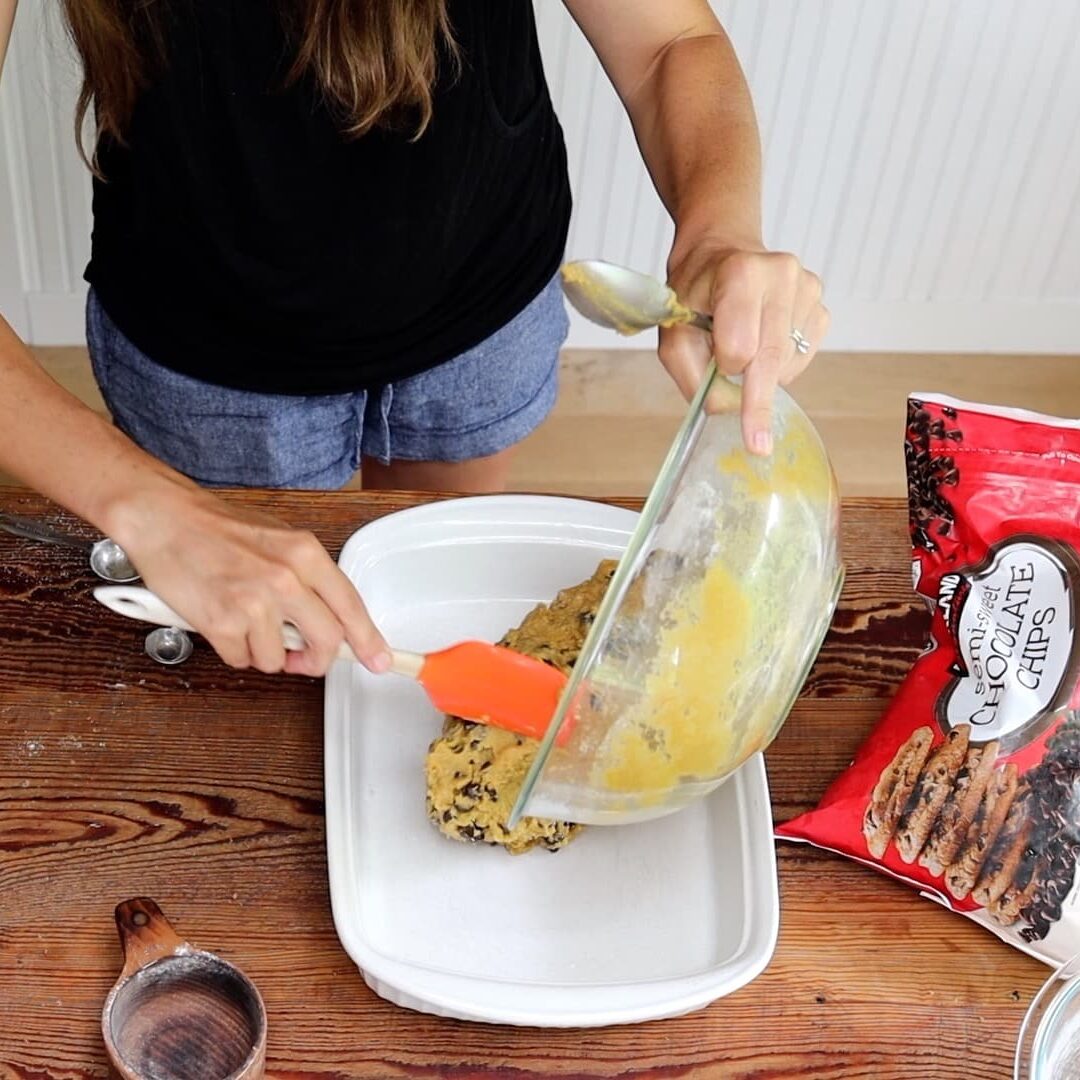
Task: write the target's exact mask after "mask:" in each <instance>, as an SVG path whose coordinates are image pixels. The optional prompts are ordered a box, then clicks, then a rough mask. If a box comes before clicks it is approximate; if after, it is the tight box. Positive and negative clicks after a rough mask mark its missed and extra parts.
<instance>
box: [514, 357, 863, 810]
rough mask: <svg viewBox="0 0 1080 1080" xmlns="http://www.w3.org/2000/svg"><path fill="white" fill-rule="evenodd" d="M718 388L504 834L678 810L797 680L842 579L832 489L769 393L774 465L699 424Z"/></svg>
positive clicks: (731, 436) (719, 775)
mask: <svg viewBox="0 0 1080 1080" xmlns="http://www.w3.org/2000/svg"><path fill="white" fill-rule="evenodd" d="M719 378H720V376H718V375H717V374H716V373H715V369H713V370H712V371H711V372H710V374H709V376H708V377H707V378H706V380H705V381H704V383H703V385H702V388H701V390H700V391H699V393H698V395H697V397H696V398H695V399H694V402H693V403H692V404H691V407H690V409H689V411H688V414H687V419H686V421H685V423H684V424H683V426H682V428H681V429H680V432H679V434H678V435H677V436H676V439H675V442H674V444H673V446H672V448H671V451H670V452H669V454H668V458H667V460H666V462H665V463H664V466H663V468H662V470H661V472H660V475H659V477H658V479H657V482H656V484H655V485H654V487H653V491H652V493H651V494H650V496H649V499H648V501H647V503H646V505H645V508H644V509H643V511H642V515H641V519H640V521H639V524H638V527H637V529H636V530H635V532H634V534H633V536H632V537H631V539H630V543H629V545H628V547H627V550H626V553H625V554H624V556H623V558H622V559H621V561H620V563H619V568H618V570H617V571H616V573H615V576H614V578H613V579H612V582H611V585H610V587H609V589H608V593H607V596H606V597H605V600H604V602H603V604H602V605H601V607H600V610H599V611H598V612H597V616H596V620H595V622H594V623H593V626H592V628H591V630H590V633H589V636H588V638H587V640H586V641H585V644H584V647H583V649H582V652H581V656H580V658H579V660H578V663H577V665H576V666H575V669H574V671H573V673H572V675H571V678H570V680H569V682H568V684H567V687H566V690H565V692H564V693H563V697H562V700H561V702H560V705H559V708H558V710H557V712H556V714H555V716H554V717H553V718H552V721H551V724H550V726H549V728H548V731H547V734H546V736H545V738H544V740H543V742H542V743H541V746H540V750H539V752H538V754H537V756H536V759H535V760H534V762H533V765H532V768H531V770H530V772H529V774H528V776H527V777H526V780H525V783H524V785H523V787H522V790H521V793H520V796H519V798H518V801H517V804H516V805H515V807H514V813H513V815H512V818H511V820H512V821H513V820H516V819H517V818H518V817H520V816H521V815H522V814H529V815H535V816H538V817H552V818H558V819H562V820H569V821H577V822H582V823H584V824H597V825H602V824H625V823H630V822H634V821H641V820H645V819H647V818H653V817H659V816H661V815H663V814H669V813H671V812H673V811H675V810H678V809H679V808H681V807H683V806H685V805H686V804H687V803H689V802H691V801H692V800H694V799H697V798H699V797H701V796H702V795H705V794H707V793H708V792H710V791H712V790H713V789H714V788H716V787H717V786H718V785H719V784H720V783H722V782H723V780H725V779H726V778H727V777H728V776H730V775H731V773H732V772H734V771H735V770H736V769H737V768H738V767H739V766H740V765H741V764H742V763H743V762H744V761H746V760H747V759H748V758H749V757H750V756H751V755H753V754H755V753H757V752H758V751H760V750H764V749H765V747H767V746H768V745H769V743H770V742H771V741H772V740H773V738H774V737H775V736H776V733H777V732H778V731H779V729H780V726H781V725H782V724H783V722H784V720H785V718H786V717H787V714H788V712H789V711H790V709H791V706H792V704H793V703H794V701H795V698H796V697H797V695H798V693H799V690H800V688H801V686H802V684H803V682H804V680H805V679H806V676H807V674H808V673H809V670H810V666H811V665H812V663H813V661H814V658H815V656H816V655H817V652H818V649H819V648H820V646H821V643H822V641H823V640H824V637H825V634H826V632H827V630H828V627H829V624H830V622H831V619H832V614H833V611H834V609H835V606H836V601H837V599H838V597H839V593H840V586H841V583H842V580H843V568H842V565H841V562H840V555H839V550H838V548H839V543H838V535H839V498H838V495H837V488H836V479H835V476H834V475H833V471H832V468H831V466H830V464H829V460H828V457H827V455H826V453H825V449H824V446H823V445H822V443H821V439H820V437H819V436H818V433H817V431H816V430H815V429H814V427H813V425H812V424H811V423H810V421H809V420H808V419H807V417H806V415H805V414H804V413H803V412H802V410H801V409H800V408H799V407H798V405H796V404H795V402H794V401H793V400H792V399H791V398H790V397H789V396H788V395H787V394H785V393H784V392H783V391H780V392H778V393H777V396H776V402H775V423H774V437H775V450H774V453H773V454H772V456H771V457H769V458H760V457H756V456H753V455H751V454H749V453H748V452H747V451H746V450H745V449H744V447H743V442H742V433H741V426H740V421H739V417H738V415H737V414H735V413H722V414H719V415H712V416H707V415H706V414H705V410H704V400H705V397H706V396H707V394H708V393H709V390H710V387H711V384H712V383H713V382H714V381H716V380H718V379H719ZM560 733H561V735H560ZM557 737H558V739H557Z"/></svg>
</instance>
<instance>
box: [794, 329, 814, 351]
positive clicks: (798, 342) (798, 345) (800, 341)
mask: <svg viewBox="0 0 1080 1080" xmlns="http://www.w3.org/2000/svg"><path fill="white" fill-rule="evenodd" d="M791 340H792V341H794V342H795V351H796V352H798V353H802V355H803V356H805V355H806V354H807V353H808V352H809V351H810V342H809V341H807V340H806V338H804V337H803V336H802V334H801V333H799V331H798V330H795V329H794V328H793V329H792V331H791Z"/></svg>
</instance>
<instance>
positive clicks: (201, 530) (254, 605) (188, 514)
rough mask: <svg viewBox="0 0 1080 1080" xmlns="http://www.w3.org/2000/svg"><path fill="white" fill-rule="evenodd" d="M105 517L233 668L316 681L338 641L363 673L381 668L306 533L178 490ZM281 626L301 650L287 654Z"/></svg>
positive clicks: (355, 609)
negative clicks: (293, 630) (289, 627)
mask: <svg viewBox="0 0 1080 1080" xmlns="http://www.w3.org/2000/svg"><path fill="white" fill-rule="evenodd" d="M110 519H111V520H110V521H109V532H110V535H111V536H112V537H113V538H114V539H115V540H116V541H117V542H118V543H119V544H120V545H121V546H122V547H123V548H124V550H125V551H126V552H127V554H128V556H129V557H130V558H131V560H132V562H133V563H134V564H135V566H136V567H137V568H138V570H139V573H140V574H141V575H142V577H143V580H144V581H145V582H146V584H147V585H148V586H149V587H150V588H151V589H153V590H154V591H155V592H156V593H157V594H158V595H159V596H160V597H161V598H162V599H163V600H164V601H165V602H166V603H167V604H169V605H170V606H171V607H173V608H175V610H176V611H177V612H178V613H179V614H180V615H182V616H183V617H184V618H185V619H186V620H187V621H188V622H189V623H191V625H192V626H193V627H194V628H195V629H196V630H197V631H198V632H199V633H200V634H202V635H203V637H205V638H206V639H207V641H209V642H210V644H211V645H212V646H213V647H214V649H215V650H216V652H217V653H218V655H219V656H220V657H221V658H222V660H224V661H225V663H227V664H230V665H231V666H232V667H237V668H246V667H254V668H257V669H258V670H259V671H266V672H275V671H286V672H290V673H292V674H297V675H312V676H320V675H324V674H325V673H326V670H327V668H328V667H329V666H330V664H331V663H332V662H333V660H334V657H335V654H336V653H337V650H338V647H339V646H340V644H341V642H342V641H343V640H345V641H348V643H349V645H350V646H351V647H352V650H353V652H354V653H355V654H356V655H357V657H358V658H359V660H360V661H361V663H363V664H364V665H365V667H367V668H368V669H369V670H371V671H375V672H381V671H385V670H386V669H387V668H388V667H389V664H390V655H389V649H388V648H387V645H386V642H385V641H384V640H383V637H382V635H381V634H380V633H379V631H378V629H376V627H375V624H374V623H373V622H372V621H371V618H370V616H369V615H368V613H367V610H366V609H365V607H364V604H363V601H361V599H360V596H359V594H358V593H357V591H356V589H355V588H354V587H353V584H352V582H351V581H349V579H348V578H347V577H346V576H345V574H344V573H342V571H341V570H340V569H339V568H338V566H337V565H336V564H335V563H334V561H333V560H332V559H331V558H330V555H329V553H328V552H327V550H326V549H325V548H324V547H323V546H322V544H320V543H319V541H318V540H317V539H316V538H315V536H314V535H313V534H312V533H310V532H306V531H304V530H302V529H294V528H291V527H290V526H288V525H285V524H283V523H282V522H280V521H277V520H276V519H274V518H272V517H269V516H264V515H260V514H253V513H250V512H246V511H242V510H238V509H236V508H234V507H232V506H230V505H229V504H228V503H227V502H225V501H224V500H223V499H221V498H219V497H217V496H216V495H213V494H211V493H209V492H207V491H204V490H202V489H201V488H198V487H196V486H195V485H191V486H190V487H189V486H188V485H187V484H185V483H182V482H181V483H176V484H169V485H167V486H166V487H165V488H164V489H162V488H158V487H156V486H155V489H154V490H151V491H146V490H143V491H142V492H140V493H139V494H138V496H137V497H135V496H131V497H127V498H125V499H124V500H123V502H122V504H121V505H120V506H118V507H114V509H113V513H112V514H111V515H110ZM284 622H291V623H293V624H294V625H295V626H296V627H297V628H298V629H299V631H300V633H301V634H302V635H303V638H304V640H305V641H306V642H307V643H308V646H307V648H306V649H304V650H303V651H302V652H286V650H285V647H284V645H283V643H282V637H281V626H282V623H284Z"/></svg>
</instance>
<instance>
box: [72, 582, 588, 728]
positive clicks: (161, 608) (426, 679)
mask: <svg viewBox="0 0 1080 1080" xmlns="http://www.w3.org/2000/svg"><path fill="white" fill-rule="evenodd" d="M94 596H95V597H96V598H97V599H98V600H99V601H100V602H101V603H102V604H104V605H105V606H106V607H107V608H109V609H110V610H112V611H115V612H117V613H118V614H120V615H127V616H129V617H130V618H133V619H141V620H142V621H143V622H149V623H156V624H157V625H159V626H175V627H179V628H180V629H182V630H191V629H192V627H191V626H190V625H189V624H188V623H187V622H185V621H184V620H183V619H182V618H181V617H180V616H179V615H178V614H177V613H176V612H175V611H173V610H172V608H170V607H169V606H168V605H167V604H166V603H165V601H164V600H162V599H161V598H160V597H158V596H157V595H156V594H155V593H152V592H150V590H149V589H143V588H140V587H138V586H134V585H106V586H102V587H100V588H97V589H95V590H94ZM281 636H282V639H283V640H284V643H285V648H286V649H302V648H304V639H303V638H302V637H301V635H300V631H299V630H297V629H296V627H295V626H292V625H291V624H289V623H286V624H285V625H284V626H283V627H282V628H281ZM391 657H392V663H391V668H390V670H391V671H394V672H396V673H397V674H398V675H405V676H407V677H408V678H410V679H415V680H416V681H417V682H418V683H420V685H421V686H422V687H423V688H424V689H425V690H426V691H427V694H428V696H429V697H430V698H431V700H432V703H433V704H434V705H435V707H436V708H437V709H440V710H441V711H443V712H447V713H451V714H452V715H454V716H460V717H462V718H463V719H465V720H475V721H477V722H479V723H482V724H491V725H493V726H494V727H500V728H505V729H506V730H507V731H513V732H516V733H517V734H519V735H528V736H529V737H531V738H534V739H540V738H543V736H544V732H545V731H547V726H548V722H549V721H550V720H551V717H552V716H553V715H554V713H555V707H556V705H557V704H558V702H559V696H560V695H561V694H562V691H563V687H564V686H565V685H566V676H565V675H563V674H562V672H561V671H559V670H558V669H556V668H553V667H551V666H550V665H549V664H545V663H543V662H542V661H540V660H534V659H533V658H532V657H530V656H524V655H522V654H521V653H518V652H514V650H513V649H506V648H503V647H501V646H499V645H489V644H487V643H486V642H483V641H464V642H461V643H460V644H458V645H452V646H450V648H448V649H441V650H440V651H438V652H433V653H426V654H424V653H410V652H402V651H399V650H393V651H392V652H391ZM338 658H339V659H341V660H356V656H355V655H354V654H353V651H352V649H351V648H349V646H348V644H347V643H344V642H343V643H342V645H341V648H340V649H339V650H338ZM568 731H569V723H566V724H564V725H563V728H562V731H561V732H560V742H561V741H562V739H563V738H564V737H565V735H566V734H567V733H568Z"/></svg>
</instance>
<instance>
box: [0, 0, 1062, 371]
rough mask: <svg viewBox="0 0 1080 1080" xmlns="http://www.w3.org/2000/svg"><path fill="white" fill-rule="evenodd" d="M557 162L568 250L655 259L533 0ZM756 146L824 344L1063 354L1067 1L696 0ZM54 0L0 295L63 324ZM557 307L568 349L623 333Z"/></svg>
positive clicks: (41, 20) (775, 231)
mask: <svg viewBox="0 0 1080 1080" xmlns="http://www.w3.org/2000/svg"><path fill="white" fill-rule="evenodd" d="M535 4H536V10H537V15H538V20H539V26H540V35H541V44H542V48H543V51H544V56H545V60H546V64H547V71H548V78H549V81H550V83H551V86H552V92H553V95H554V98H555V101H556V105H557V107H558V110H559V115H560V117H561V119H562V123H563V128H564V130H565V133H566V140H567V145H568V150H569V157H570V169H571V176H572V180H573V185H574V193H575V212H574V221H573V225H572V230H571V236H570V242H569V252H568V254H569V255H571V256H576V257H584V256H599V257H603V258H608V259H612V260H614V261H618V262H624V263H627V264H629V265H632V266H637V267H641V268H643V269H647V270H650V271H652V272H654V273H658V274H662V273H663V268H664V262H665V256H666V253H667V248H668V245H669V244H670V241H671V225H670V222H669V221H668V219H667V215H666V214H665V212H664V209H663V207H662V206H661V204H660V201H659V199H658V198H657V197H656V194H655V192H654V191H653V189H652V185H651V183H650V181H649V178H648V175H647V173H646V171H645V169H644V167H643V166H642V164H641V161H640V158H639V155H638V152H637V148H636V145H635V143H634V138H633V133H632V131H631V129H630V125H629V122H628V121H627V119H626V117H625V115H624V113H623V111H622V108H621V106H620V105H619V102H618V100H617V98H616V96H615V94H614V92H613V91H612V89H611V87H610V85H609V84H608V82H607V80H606V78H605V77H604V75H603V72H602V71H601V70H600V68H599V65H598V63H597V62H596V59H595V57H594V56H593V55H592V53H591V51H590V49H589V47H588V45H587V44H586V42H585V41H584V40H583V38H582V36H581V34H580V33H579V32H578V30H577V28H576V27H575V26H574V25H573V23H572V22H571V20H570V18H569V16H568V15H567V14H566V12H565V10H564V8H563V6H562V4H561V3H560V2H559V0H535ZM714 6H715V8H716V11H717V13H718V15H719V16H720V18H721V19H722V21H723V22H724V25H725V26H726V27H727V28H728V31H729V33H730V34H731V36H732V39H733V40H734V42H735V46H736V49H737V51H738V53H739V55H740V57H741V59H742V62H743V65H744V67H745V68H746V71H747V75H748V78H749V80H750V83H751V86H752V88H753V93H754V100H755V104H756V107H757V111H758V118H759V122H760V125H761V129H762V143H763V147H764V152H765V189H764V216H765V224H766V238H767V240H768V242H769V243H770V244H771V245H772V246H774V247H776V248H781V249H787V250H791V251H796V252H798V253H799V254H800V256H801V257H802V258H803V261H804V262H805V263H806V264H807V265H808V266H810V267H812V268H813V269H815V270H817V271H818V272H819V273H821V274H822V276H823V277H824V279H825V283H826V301H827V303H828V305H829V307H830V309H831V310H832V312H833V330H832V333H831V335H830V340H829V342H828V344H829V345H830V346H831V347H832V348H837V349H883V350H884V349H888V350H911V351H938V350H943V351H944V350H947V351H959V352H964V351H973V352H987V351H990V352H993V351H998V352H1014V351H1016V352H1025V351H1030V352H1077V353H1080V4H1078V3H1077V2H1076V0H1038V2H1037V3H1024V2H1023V0H906V2H905V3H902V4H901V3H884V2H883V3H869V2H867V0H798V2H796V0H715V3H714ZM58 7H59V5H57V4H51V3H50V4H46V3H41V2H34V0H27V2H24V3H23V4H22V5H20V10H19V16H18V21H17V25H16V32H15V35H14V39H13V45H12V51H11V54H10V55H9V58H8V65H7V68H6V69H5V72H4V77H3V85H2V87H0V310H2V311H3V312H4V313H5V315H6V316H7V317H8V318H9V319H11V320H12V321H13V323H14V324H15V325H16V327H17V328H18V329H19V330H20V331H21V332H23V333H24V334H25V335H27V336H28V338H29V339H30V340H32V341H35V342H38V343H43V344H46V343H47V344H60V343H66V342H75V341H80V340H82V302H83V296H84V286H83V283H82V280H81V275H82V270H83V267H84V265H85V262H86V258H87V252H88V247H89V232H90V200H89V180H88V177H87V174H86V171H85V168H84V167H83V166H82V164H81V163H80V162H79V160H78V158H77V156H76V154H75V147H74V140H73V137H72V132H71V117H72V110H73V101H74V96H75V89H76V83H77V74H76V66H75V64H74V62H73V60H72V57H71V54H70V50H69V48H68V47H67V44H66V42H65V40H64V36H63V32H62V30H61V28H60V26H59V20H58V13H57V8H58ZM648 343H649V339H648V337H647V336H645V335H643V336H641V337H638V338H633V339H623V338H618V337H616V336H614V335H612V334H610V333H607V332H605V331H603V330H601V329H599V328H597V327H593V326H591V325H589V324H587V323H585V322H583V321H582V320H578V319H575V321H574V326H573V329H572V332H571V339H570V344H571V345H579V346H608V347H611V346H621V345H626V346H641V345H643V344H648Z"/></svg>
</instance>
